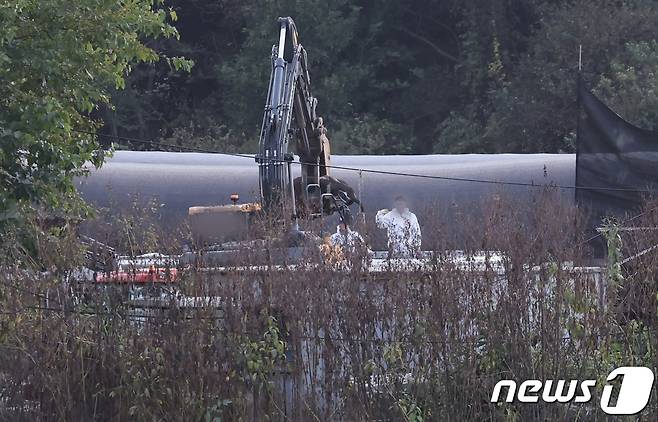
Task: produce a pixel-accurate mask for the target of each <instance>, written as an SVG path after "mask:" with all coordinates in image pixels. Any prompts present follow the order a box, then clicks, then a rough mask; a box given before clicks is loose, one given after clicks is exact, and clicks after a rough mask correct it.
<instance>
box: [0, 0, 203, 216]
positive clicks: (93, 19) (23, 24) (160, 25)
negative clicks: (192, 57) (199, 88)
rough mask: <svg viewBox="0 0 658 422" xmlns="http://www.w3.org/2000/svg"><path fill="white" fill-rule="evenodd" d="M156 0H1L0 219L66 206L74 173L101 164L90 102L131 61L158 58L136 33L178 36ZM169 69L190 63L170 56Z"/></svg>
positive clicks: (118, 79) (95, 102)
mask: <svg viewBox="0 0 658 422" xmlns="http://www.w3.org/2000/svg"><path fill="white" fill-rule="evenodd" d="M161 6H162V5H161V1H153V0H136V1H129V2H108V1H102V0H75V1H69V0H13V1H6V0H2V1H0V228H2V226H3V224H4V223H6V222H7V221H10V220H13V219H16V218H17V217H20V216H21V215H22V214H23V213H22V211H23V209H24V206H25V205H26V204H27V205H30V206H32V205H35V204H36V205H43V206H50V207H53V208H55V209H57V210H58V211H59V212H64V211H66V209H67V208H70V207H71V205H72V204H74V203H75V201H73V200H72V199H73V198H74V197H75V195H74V189H73V180H72V178H73V176H74V175H75V174H76V173H78V172H80V171H81V168H82V167H83V166H84V164H85V162H88V161H91V163H93V164H94V165H97V166H98V165H100V164H101V163H102V161H103V158H104V154H103V153H102V152H100V151H99V145H98V143H97V142H96V137H95V135H94V132H95V131H96V129H97V128H98V127H100V125H101V120H100V118H99V116H98V109H99V107H100V106H101V105H104V106H108V105H109V104H110V97H111V92H110V91H111V89H114V90H118V89H122V88H123V87H124V86H125V84H126V82H125V76H126V74H127V73H128V72H129V71H130V70H131V66H132V65H133V64H135V63H139V62H149V63H152V62H156V61H158V60H159V59H160V58H161V57H160V55H159V54H158V53H156V51H155V50H153V48H151V47H150V46H149V45H147V43H145V41H144V40H146V39H151V38H158V37H164V38H176V37H178V33H177V32H176V29H175V28H174V27H173V26H171V25H170V24H169V23H168V22H170V21H172V20H175V18H176V15H175V12H173V11H167V10H165V9H163V8H161ZM166 62H168V63H169V64H170V65H171V66H172V67H173V68H181V67H183V68H185V67H189V66H190V63H189V62H187V61H185V60H184V59H181V58H178V57H170V58H168V59H167V60H166Z"/></svg>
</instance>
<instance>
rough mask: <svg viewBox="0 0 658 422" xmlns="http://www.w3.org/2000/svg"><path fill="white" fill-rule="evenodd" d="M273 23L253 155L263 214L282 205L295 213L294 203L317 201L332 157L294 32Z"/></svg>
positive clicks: (283, 22) (287, 23)
mask: <svg viewBox="0 0 658 422" xmlns="http://www.w3.org/2000/svg"><path fill="white" fill-rule="evenodd" d="M278 22H279V43H278V45H274V46H273V47H272V72H271V76H270V84H269V89H268V94H267V102H266V104H265V112H264V116H263V124H262V127H261V132H260V141H259V151H258V154H257V156H256V161H257V163H258V165H259V182H260V193H261V198H262V206H263V209H264V211H265V212H266V213H267V212H270V211H276V210H277V209H278V207H281V206H283V207H286V206H289V208H292V209H293V210H294V209H295V206H294V204H295V200H296V199H297V200H301V201H303V202H307V201H309V200H310V199H309V196H311V197H317V198H319V197H320V196H321V194H322V193H321V192H320V182H319V180H320V178H321V177H322V176H328V174H329V167H328V166H329V165H330V156H331V155H330V145H329V139H328V138H327V131H326V129H325V127H324V124H323V120H322V118H321V117H319V116H317V114H316V106H317V99H316V98H315V97H313V95H312V94H311V81H310V77H309V71H308V61H307V56H306V50H305V49H304V47H303V46H302V45H301V44H300V43H299V35H298V33H297V27H296V26H295V22H294V21H293V20H292V18H290V17H285V18H279V20H278ZM290 144H292V148H290ZM289 148H290V149H291V150H289ZM294 154H297V155H298V156H299V160H300V163H301V182H302V189H301V192H298V193H297V195H301V198H295V195H296V194H295V189H294V188H293V180H292V174H291V165H290V163H291V162H292V160H293V159H294ZM316 191H317V192H316ZM309 194H310V195H309ZM320 208H321V207H320ZM293 213H294V212H293Z"/></svg>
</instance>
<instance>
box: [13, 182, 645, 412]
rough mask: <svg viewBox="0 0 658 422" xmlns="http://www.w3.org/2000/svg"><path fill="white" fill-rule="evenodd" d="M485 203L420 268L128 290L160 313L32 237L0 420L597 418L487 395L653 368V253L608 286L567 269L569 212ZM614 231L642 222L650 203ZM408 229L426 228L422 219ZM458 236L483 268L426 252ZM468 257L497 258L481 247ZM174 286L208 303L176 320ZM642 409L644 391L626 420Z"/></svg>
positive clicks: (211, 279) (269, 272)
mask: <svg viewBox="0 0 658 422" xmlns="http://www.w3.org/2000/svg"><path fill="white" fill-rule="evenodd" d="M650 206H651V205H648V207H650ZM648 209H649V208H648ZM487 210H488V211H487V212H486V213H485V215H483V216H480V218H478V219H477V220H474V221H464V222H462V226H468V227H470V228H471V230H470V232H469V233H460V234H459V236H456V235H455V236H448V235H446V236H445V237H443V238H441V237H440V236H434V237H432V236H430V235H427V237H426V242H425V243H426V245H425V248H426V249H433V250H434V254H435V255H434V259H433V260H432V262H431V265H430V266H429V268H426V269H424V270H416V271H413V270H412V271H406V272H396V271H383V272H378V273H369V272H365V271H363V270H362V269H361V268H360V267H359V266H354V267H353V268H352V269H351V270H347V271H338V270H337V269H336V268H335V267H332V266H322V265H321V266H309V267H307V268H305V269H303V270H302V269H300V268H296V269H294V270H293V269H291V268H286V267H283V268H281V267H276V268H275V267H273V266H265V267H264V268H260V269H258V270H254V271H205V270H202V269H200V268H190V269H188V271H186V272H185V275H184V276H183V278H182V279H181V280H180V282H179V283H178V286H177V287H176V288H173V286H151V287H149V288H148V289H149V290H150V294H151V296H154V295H155V294H156V293H157V295H159V296H161V298H162V303H164V304H166V306H162V307H158V308H157V309H155V308H153V309H149V310H148V311H144V310H143V309H135V308H134V307H133V306H132V305H131V303H130V301H129V300H128V293H129V292H128V290H129V288H128V287H126V286H99V285H81V284H78V283H74V282H72V281H71V280H70V279H68V278H67V275H68V274H69V270H70V269H71V267H72V266H73V265H71V263H74V264H75V263H76V261H75V260H74V259H73V258H71V259H54V258H53V256H52V255H53V254H57V252H56V251H74V250H75V248H74V244H73V243H72V242H73V241H72V240H71V239H70V238H69V239H65V240H58V241H55V240H53V239H45V240H43V242H44V245H42V247H41V249H40V250H42V251H43V254H42V256H40V257H39V258H38V260H37V261H39V262H46V261H47V262H48V263H47V265H45V266H44V267H46V268H47V269H50V270H51V271H50V272H49V273H47V274H45V275H42V276H40V277H38V276H37V274H38V273H37V272H35V271H34V270H33V269H30V268H29V266H27V265H22V268H19V266H17V265H15V263H16V261H15V260H5V262H4V263H3V264H2V265H3V271H2V274H1V275H0V277H1V283H2V284H0V303H1V304H2V315H1V316H0V322H1V323H0V347H1V348H2V353H1V354H0V373H1V376H2V381H3V382H2V388H1V389H0V415H1V416H2V418H3V419H7V420H140V421H151V420H168V421H172V420H177V421H178V420H179V421H206V420H209V421H210V420H222V421H227V420H228V421H233V420H245V421H247V420H254V421H260V420H293V421H309V420H311V421H312V420H315V421H332V420H334V421H361V420H364V421H365V420H370V421H375V420H377V421H382V420H391V421H397V420H415V421H418V420H437V421H440V420H523V421H525V420H537V421H539V420H593V419H595V418H599V419H601V418H602V417H603V416H604V415H603V414H602V413H601V411H600V409H599V408H598V402H597V399H598V397H599V395H598V393H595V394H594V397H595V401H593V402H592V403H590V404H586V405H582V404H568V405H565V404H546V403H541V402H540V403H538V404H531V405H521V404H518V403H512V404H506V403H503V404H492V403H490V402H489V398H490V396H491V392H492V390H493V386H494V385H495V383H496V382H497V381H499V380H501V379H503V378H511V379H515V380H519V381H521V380H525V379H528V378H537V379H556V378H562V379H589V378H598V379H600V378H601V377H604V376H605V375H607V373H608V372H609V371H610V370H611V369H613V368H614V367H617V366H622V365H646V366H649V367H651V368H653V369H654V371H655V370H656V367H657V365H658V359H657V355H656V347H658V336H657V333H656V330H657V327H658V321H657V319H656V292H657V291H658V289H657V288H656V281H655V280H656V277H655V275H656V274H655V273H656V270H657V269H658V251H656V252H653V253H647V254H645V255H643V256H641V257H639V258H637V259H634V260H632V261H630V262H628V263H627V264H625V265H624V266H623V268H622V269H621V272H622V274H623V276H624V278H623V279H621V278H620V277H617V276H618V275H619V274H616V273H615V274H612V275H613V276H614V277H611V276H610V275H611V274H610V273H603V274H602V273H598V272H596V271H591V270H587V269H584V268H574V267H578V266H581V265H584V264H585V263H586V262H588V261H587V257H586V256H584V255H585V252H584V251H586V248H585V247H584V246H583V240H584V236H585V235H584V234H579V233H577V232H576V231H575V230H574V229H573V227H576V226H577V225H576V224H575V221H576V220H578V216H577V215H576V212H575V211H574V210H573V209H568V208H565V207H561V206H556V205H554V201H553V200H552V198H551V193H550V192H547V193H546V194H545V195H543V196H541V197H538V199H537V201H536V202H535V203H534V204H533V205H532V209H531V210H528V209H527V208H525V209H524V208H522V207H520V206H518V204H514V205H511V203H510V202H506V201H504V200H500V199H499V200H497V201H492V203H491V204H490V206H489V207H488V208H487ZM126 218H127V217H126ZM124 221H125V220H124ZM130 221H132V222H133V223H134V225H136V224H137V222H138V221H140V220H139V219H133V220H130ZM633 225H634V226H637V227H658V211H657V212H648V213H647V214H646V216H645V217H643V218H639V219H636V220H634V221H633ZM136 228H137V229H139V227H136ZM153 230H154V231H153V232H152V234H153V236H151V234H143V235H140V236H131V235H126V236H124V235H122V236H117V237H118V239H119V240H118V241H117V245H119V246H122V247H125V246H126V245H129V246H130V247H131V248H133V249H132V250H133V251H134V252H146V251H151V250H152V248H154V247H160V246H163V245H165V246H166V247H167V248H170V250H173V244H174V243H175V242H174V241H173V240H172V239H171V237H170V236H169V237H167V238H166V239H163V237H162V235H158V233H157V229H153ZM423 230H424V232H425V233H426V234H429V233H434V232H443V233H446V228H445V227H440V228H437V229H436V230H433V229H432V227H431V226H430V225H429V224H425V225H424V227H423ZM362 231H363V232H364V233H366V234H372V232H373V229H372V228H370V227H368V228H364V229H363V230H362ZM114 233H115V234H116V233H120V232H116V231H115V232H114ZM622 237H623V239H624V245H626V246H625V247H624V249H623V250H622V256H624V257H626V256H630V255H633V254H634V253H636V252H637V250H641V249H642V248H646V247H648V246H652V245H655V244H658V232H657V231H655V230H638V231H633V232H624V233H623V234H622ZM121 239H123V240H124V243H121ZM127 239H129V241H128V240H127ZM135 239H141V240H142V241H145V242H151V243H150V244H148V245H139V244H138V243H139V242H138V241H137V240H135ZM176 241H178V240H176ZM67 242H68V243H67ZM460 243H461V245H465V247H463V248H462V249H464V254H465V257H466V258H467V259H468V258H471V257H475V256H480V257H481V256H485V257H486V258H485V259H484V261H483V263H484V265H482V266H477V267H476V266H469V265H458V264H457V263H456V262H455V260H454V259H452V258H451V255H450V254H448V253H446V250H448V249H452V248H454V247H455V246H456V245H457V244H460ZM9 247H10V245H5V248H9ZM487 250H488V251H497V253H496V254H482V253H481V251H487ZM60 255H61V253H60ZM71 255H74V254H73V253H72V252H71ZM253 255H254V254H253V251H249V250H245V251H243V253H242V254H240V257H241V258H240V260H239V261H240V262H237V263H239V264H241V265H249V264H250V262H251V260H252V258H253ZM311 255H313V254H311V253H309V256H311ZM7 256H9V255H7ZM496 256H501V257H502V261H500V262H499V263H497V262H496V261H495V260H494V258H496ZM76 265H77V264H76ZM178 290H180V291H181V292H182V293H184V294H185V295H186V296H188V297H200V298H204V297H205V298H207V297H209V296H213V297H215V298H218V299H216V300H215V301H214V302H211V301H210V300H206V302H204V303H202V304H200V305H199V306H197V307H196V308H194V309H192V308H190V307H187V308H184V307H181V306H178V305H177V303H178V302H177V298H178V296H177V294H176V293H175V291H178ZM656 415H658V403H657V399H656V394H655V392H654V394H653V396H652V401H651V402H650V405H649V408H648V409H647V410H646V411H645V412H644V413H643V414H642V418H644V419H646V420H652V419H654V418H655V417H656Z"/></svg>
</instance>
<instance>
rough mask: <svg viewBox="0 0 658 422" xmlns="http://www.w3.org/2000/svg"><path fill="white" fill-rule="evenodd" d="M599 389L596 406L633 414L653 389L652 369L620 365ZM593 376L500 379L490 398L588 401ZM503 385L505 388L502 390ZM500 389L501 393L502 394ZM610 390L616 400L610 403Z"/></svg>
mask: <svg viewBox="0 0 658 422" xmlns="http://www.w3.org/2000/svg"><path fill="white" fill-rule="evenodd" d="M618 379H621V384H619V385H618V386H613V385H611V384H610V382H611V381H614V380H618ZM606 381H607V382H606V385H605V386H603V391H602V392H601V399H600V406H601V410H603V411H604V412H605V413H607V414H608V415H635V414H637V413H640V412H641V411H642V410H643V409H644V408H645V407H646V406H647V403H649V397H650V396H651V390H652V389H653V381H654V375H653V371H652V370H651V369H649V368H646V367H644V366H622V367H620V368H617V369H615V370H613V371H612V372H610V374H608V377H607V378H606ZM595 387H596V380H592V379H589V380H584V381H579V380H569V381H567V380H546V381H540V380H526V381H523V382H521V384H520V385H517V383H516V381H514V380H501V381H499V382H498V383H496V385H495V387H494V390H493V393H492V394H491V402H492V403H498V402H499V401H501V400H502V401H505V402H507V403H513V402H514V401H515V400H516V401H519V402H521V403H538V402H539V400H540V399H541V400H542V401H543V402H545V403H569V402H574V403H588V402H590V401H591V400H592V398H593V393H594V391H595ZM505 389H506V391H505ZM503 391H505V394H504V395H503ZM613 392H617V395H616V397H617V401H616V403H614V404H613V397H614V395H613Z"/></svg>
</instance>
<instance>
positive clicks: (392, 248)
mask: <svg viewBox="0 0 658 422" xmlns="http://www.w3.org/2000/svg"><path fill="white" fill-rule="evenodd" d="M375 223H377V227H379V228H381V229H386V230H387V232H388V252H389V257H390V258H417V257H419V255H420V243H421V233H420V225H419V224H418V219H417V218H416V215H415V214H414V213H412V212H411V211H409V208H408V207H407V201H406V200H405V199H404V197H402V196H398V197H397V198H395V200H394V203H393V210H391V211H389V210H388V209H383V210H379V211H377V215H376V216H375Z"/></svg>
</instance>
